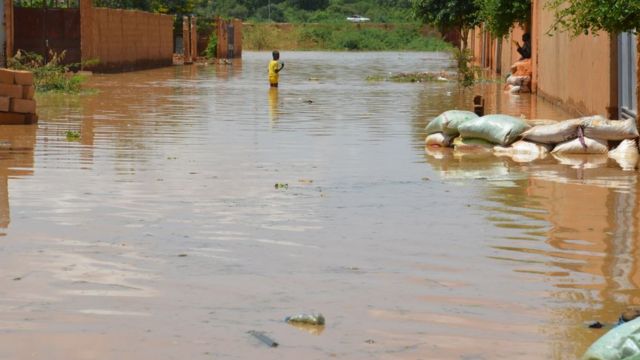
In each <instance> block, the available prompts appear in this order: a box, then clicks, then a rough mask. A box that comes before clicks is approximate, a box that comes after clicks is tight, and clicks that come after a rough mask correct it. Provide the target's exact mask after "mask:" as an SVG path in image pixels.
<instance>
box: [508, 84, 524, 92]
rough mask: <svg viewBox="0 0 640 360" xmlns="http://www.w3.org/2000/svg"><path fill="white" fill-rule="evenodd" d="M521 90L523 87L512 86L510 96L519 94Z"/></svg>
mask: <svg viewBox="0 0 640 360" xmlns="http://www.w3.org/2000/svg"><path fill="white" fill-rule="evenodd" d="M521 88H522V87H521V86H520V85H511V87H510V88H509V94H519V93H520V89H521Z"/></svg>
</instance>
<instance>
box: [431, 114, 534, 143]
mask: <svg viewBox="0 0 640 360" xmlns="http://www.w3.org/2000/svg"><path fill="white" fill-rule="evenodd" d="M528 128H529V125H528V124H527V123H526V122H525V121H523V120H522V119H520V118H516V117H513V116H509V115H486V116H483V117H478V115H476V114H475V113H472V112H470V111H463V110H449V111H445V112H444V113H442V114H440V115H439V116H438V117H436V118H434V119H433V120H432V121H431V122H430V123H429V124H428V125H427V127H426V128H425V131H426V132H427V138H426V139H425V145H426V146H439V147H454V148H456V149H458V150H463V149H466V148H468V147H471V148H474V149H475V148H477V147H480V148H486V149H489V150H492V149H493V147H494V146H495V145H501V146H508V145H510V144H511V143H513V142H514V141H516V140H517V139H518V137H520V135H521V134H522V133H523V132H524V131H525V130H527V129H528ZM454 140H455V141H454Z"/></svg>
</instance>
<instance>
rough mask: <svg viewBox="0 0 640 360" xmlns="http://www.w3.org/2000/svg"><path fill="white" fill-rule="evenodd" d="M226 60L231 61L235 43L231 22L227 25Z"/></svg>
mask: <svg viewBox="0 0 640 360" xmlns="http://www.w3.org/2000/svg"><path fill="white" fill-rule="evenodd" d="M227 34H228V35H227V36H228V38H227V59H233V58H234V56H233V54H234V52H235V50H234V44H235V43H236V41H235V31H234V28H233V21H231V22H229V25H227Z"/></svg>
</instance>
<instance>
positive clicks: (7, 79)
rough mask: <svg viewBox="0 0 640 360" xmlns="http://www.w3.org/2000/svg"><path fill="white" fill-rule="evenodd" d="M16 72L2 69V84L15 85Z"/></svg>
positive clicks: (0, 72)
mask: <svg viewBox="0 0 640 360" xmlns="http://www.w3.org/2000/svg"><path fill="white" fill-rule="evenodd" d="M15 78H16V76H15V72H14V71H13V70H9V69H0V84H7V85H13V82H14V81H15Z"/></svg>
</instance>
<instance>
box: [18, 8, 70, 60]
mask: <svg viewBox="0 0 640 360" xmlns="http://www.w3.org/2000/svg"><path fill="white" fill-rule="evenodd" d="M14 27H15V31H14V34H15V35H14V49H15V51H17V50H22V51H28V52H34V53H37V54H40V55H42V56H43V57H44V58H45V60H46V61H48V60H50V54H51V52H55V53H57V54H59V53H62V52H63V51H66V55H65V57H64V60H63V62H64V63H65V64H70V63H79V62H80V60H81V53H80V9H79V8H47V7H44V8H40V7H19V6H17V5H16V6H15V7H14Z"/></svg>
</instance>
